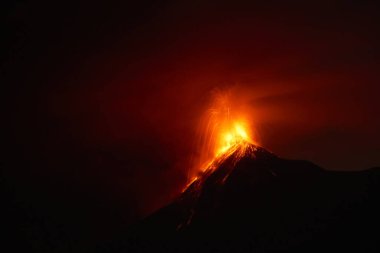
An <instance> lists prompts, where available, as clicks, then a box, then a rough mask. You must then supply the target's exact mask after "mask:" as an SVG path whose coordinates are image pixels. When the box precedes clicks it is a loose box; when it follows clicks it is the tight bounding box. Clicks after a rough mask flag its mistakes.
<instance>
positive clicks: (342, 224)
mask: <svg viewBox="0 0 380 253" xmlns="http://www.w3.org/2000/svg"><path fill="white" fill-rule="evenodd" d="M379 183H380V169H379V168H373V169H370V170H366V171H360V172H333V171H327V170H324V169H322V168H320V167H318V166H316V165H314V164H313V163H311V162H307V161H300V160H286V159H282V158H279V157H277V156H276V155H274V154H272V153H271V152H269V151H267V150H265V149H264V148H261V147H259V146H256V145H254V144H251V143H249V142H242V143H238V144H236V145H234V146H232V147H231V148H230V149H229V150H228V151H227V152H225V153H223V154H222V155H220V156H218V158H217V159H215V160H214V161H213V162H212V163H211V164H210V165H209V167H208V168H207V169H206V170H205V171H204V172H203V173H202V174H201V175H200V176H199V177H198V178H197V179H196V180H195V181H193V182H192V183H191V184H190V185H189V186H188V187H187V188H186V189H185V190H184V191H183V193H182V194H181V195H180V196H179V197H178V198H177V199H176V200H175V201H174V202H173V203H172V204H170V205H168V206H166V207H164V208H162V209H160V210H159V211H157V212H156V213H154V214H153V215H151V216H150V217H148V218H146V219H145V220H143V221H142V222H141V223H139V224H137V225H136V226H135V227H134V228H133V229H131V231H130V232H129V233H128V235H126V236H125V237H123V238H122V239H121V240H119V241H117V242H112V243H111V244H110V245H107V246H106V247H105V248H107V251H108V252H268V251H292V252H294V251H304V252H305V251H313V252H321V251H323V250H338V251H342V250H357V251H359V252H374V251H376V250H377V249H378V246H379V241H378V232H376V231H378V230H379V227H380V219H379V211H380V209H379V207H378V206H379V205H378V204H379V200H378V196H379V193H380V187H379V186H380V184H379Z"/></svg>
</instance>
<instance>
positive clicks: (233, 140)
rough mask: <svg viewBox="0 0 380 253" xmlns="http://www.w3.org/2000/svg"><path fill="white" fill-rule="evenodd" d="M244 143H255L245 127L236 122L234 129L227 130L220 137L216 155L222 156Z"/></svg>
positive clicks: (233, 125)
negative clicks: (233, 147)
mask: <svg viewBox="0 0 380 253" xmlns="http://www.w3.org/2000/svg"><path fill="white" fill-rule="evenodd" d="M243 142H250V143H252V142H253V141H252V140H251V139H250V138H249V137H248V133H247V131H246V130H245V127H244V125H243V124H242V123H240V122H234V123H233V124H232V127H230V128H229V129H227V131H225V132H224V133H222V134H221V136H220V137H219V144H218V146H217V150H216V155H217V156H220V155H221V154H223V153H225V152H226V151H228V150H229V149H230V148H231V147H232V146H235V145H239V144H241V143H243Z"/></svg>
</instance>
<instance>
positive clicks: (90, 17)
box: [0, 0, 380, 252]
mask: <svg viewBox="0 0 380 253" xmlns="http://www.w3.org/2000/svg"><path fill="white" fill-rule="evenodd" d="M251 2H253V1H194V0H192V1H151V2H142V1H136V3H133V4H132V3H127V1H119V2H117V1H107V3H103V4H97V3H93V2H88V3H84V2H82V3H73V4H70V3H67V2H66V1H60V2H57V1H15V2H12V3H8V4H4V7H2V8H1V9H2V11H1V20H2V21H1V23H2V24H5V30H3V33H2V34H3V36H2V41H1V44H2V46H1V49H2V54H1V55H2V56H1V62H0V63H1V65H0V66H1V67H0V71H1V72H0V74H1V81H0V82H1V84H2V85H1V86H2V92H1V95H2V96H3V97H4V98H3V99H2V103H3V106H2V108H3V109H4V110H5V113H4V114H3V117H2V129H3V130H2V133H3V134H4V137H3V138H2V140H3V141H2V144H3V145H2V146H3V148H4V150H3V151H2V159H1V167H2V171H3V172H2V179H1V184H2V188H3V189H2V190H3V192H5V197H4V198H3V199H4V201H3V203H2V206H5V207H6V208H5V214H4V215H3V218H4V217H5V218H4V219H5V223H6V224H7V225H8V226H9V228H7V234H8V235H9V236H10V238H11V239H12V240H16V239H15V238H18V239H20V238H21V239H20V240H22V241H23V242H25V243H26V244H30V245H31V246H32V247H33V248H38V249H47V250H48V251H49V249H51V248H49V247H56V248H60V249H69V247H72V246H68V245H75V246H76V247H77V249H79V248H81V247H83V248H85V247H86V246H87V245H90V244H91V243H92V242H93V241H95V240H97V238H111V237H112V236H114V234H117V233H118V231H122V230H123V229H124V228H125V227H126V226H127V225H128V224H130V223H132V222H135V221H137V220H138V219H139V218H141V217H143V216H145V215H147V214H148V213H150V212H152V211H153V210H155V209H157V208H159V207H161V206H162V205H164V204H166V203H168V202H169V201H170V200H172V199H173V198H174V197H175V196H177V194H178V193H179V192H180V191H181V189H182V187H183V186H184V185H185V184H186V180H187V178H186V171H187V167H188V166H189V159H190V156H191V154H192V153H193V152H195V151H194V139H195V138H196V134H197V126H198V124H199V120H200V118H201V116H202V114H203V113H204V112H205V110H207V107H208V104H209V102H210V101H209V100H210V97H211V94H212V92H213V91H215V90H216V89H219V90H232V94H234V96H235V98H236V101H239V103H241V104H244V106H245V108H246V110H247V112H249V114H250V117H251V118H252V119H253V125H254V127H255V131H257V134H258V139H259V142H260V144H261V145H262V146H263V147H265V148H267V149H269V150H270V151H272V152H274V153H275V154H277V155H279V156H281V157H285V158H293V159H305V160H310V161H312V162H314V163H316V164H318V165H320V166H322V167H324V168H326V169H331V170H363V169H368V168H370V167H374V166H379V165H380V132H379V128H380V117H379V116H380V102H379V95H380V85H379V82H380V76H379V56H380V52H379V48H380V46H379V45H380V34H379V32H380V15H379V11H380V10H379V8H378V7H379V6H378V4H377V3H375V1H299V2H291V3H290V2H288V1H262V3H258V4H252V3H251ZM285 2H286V3H285ZM313 2H314V3H313ZM46 241H48V242H49V243H50V244H48V245H47V244H46V243H45V242H46ZM78 241H80V242H78ZM49 245H50V246H49ZM51 245H53V246H51ZM66 247H67V248H66ZM41 252H42V251H41ZM57 252H59V251H57Z"/></svg>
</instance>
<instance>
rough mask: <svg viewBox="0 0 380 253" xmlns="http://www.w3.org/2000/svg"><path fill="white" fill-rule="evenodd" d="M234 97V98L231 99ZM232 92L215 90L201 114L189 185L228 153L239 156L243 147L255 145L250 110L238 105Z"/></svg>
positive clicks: (242, 153) (236, 97)
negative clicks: (208, 105) (204, 111)
mask: <svg viewBox="0 0 380 253" xmlns="http://www.w3.org/2000/svg"><path fill="white" fill-rule="evenodd" d="M232 98H234V99H232ZM239 101H240V100H239V98H238V96H236V94H235V95H234V96H233V95H232V93H231V91H225V92H222V91H220V90H218V91H216V92H214V94H213V99H212V103H211V105H210V107H209V109H208V110H207V111H206V113H205V115H204V116H203V118H202V120H201V123H200V127H199V130H198V131H199V136H200V138H199V141H198V143H197V145H196V149H197V150H198V153H196V154H195V155H194V157H193V166H192V169H191V170H190V171H189V174H188V185H190V184H192V183H193V182H194V181H196V180H197V179H198V178H199V176H200V175H201V174H204V173H205V172H206V171H208V172H209V171H211V170H213V168H215V164H217V163H218V162H220V161H221V160H223V157H227V156H228V155H229V154H232V153H234V152H235V153H236V152H237V151H238V153H239V154H237V156H242V155H244V153H245V150H246V148H248V147H251V146H252V145H253V146H257V145H258V143H257V141H256V138H255V135H254V131H253V130H252V129H253V126H252V120H251V118H250V113H248V111H249V110H247V109H246V108H244V107H243V105H241V104H239Z"/></svg>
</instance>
